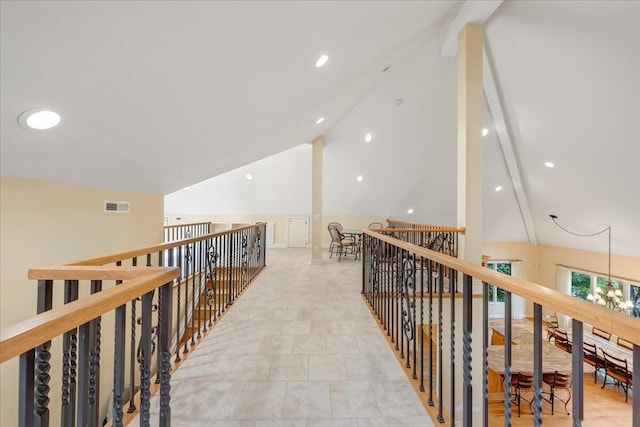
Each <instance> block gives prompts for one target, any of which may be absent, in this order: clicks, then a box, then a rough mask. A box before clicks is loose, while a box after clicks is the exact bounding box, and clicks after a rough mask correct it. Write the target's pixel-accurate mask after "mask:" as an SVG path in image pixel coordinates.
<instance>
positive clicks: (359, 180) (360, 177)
mask: <svg viewBox="0 0 640 427" xmlns="http://www.w3.org/2000/svg"><path fill="white" fill-rule="evenodd" d="M363 179H364V178H363V177H362V175H358V177H357V178H356V181H358V182H362V180H363Z"/></svg>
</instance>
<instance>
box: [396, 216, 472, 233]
mask: <svg viewBox="0 0 640 427" xmlns="http://www.w3.org/2000/svg"><path fill="white" fill-rule="evenodd" d="M386 221H387V223H388V224H392V223H393V224H399V225H405V226H409V227H408V228H401V229H399V230H401V231H406V230H408V229H416V230H421V231H441V230H440V229H444V231H457V232H458V233H460V234H465V232H466V230H467V229H466V228H465V227H453V226H447V225H438V224H424V223H420V222H409V221H400V220H397V219H391V218H387V219H386ZM395 230H396V231H398V229H395Z"/></svg>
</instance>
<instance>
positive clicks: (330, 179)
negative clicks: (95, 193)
mask: <svg viewBox="0 0 640 427" xmlns="http://www.w3.org/2000/svg"><path fill="white" fill-rule="evenodd" d="M460 7H461V3H460V2H450V1H442V2H436V1H424V2H418V1H410V2H400V1H396V2H331V1H318V2H2V9H1V14H2V16H1V18H2V22H1V23H2V26H1V30H0V31H1V39H0V43H1V44H0V48H1V52H0V53H1V55H2V61H1V65H0V66H1V68H0V71H1V75H0V81H1V86H0V90H1V95H0V96H1V103H0V107H1V122H0V125H1V129H0V131H1V133H0V137H1V146H0V149H1V162H0V166H1V168H2V175H9V176H19V177H27V178H34V179H45V180H53V181H61V182H70V183H78V184H86V185H92V186H100V187H109V188H116V189H118V188H120V189H127V190H135V191H144V192H151V193H159V194H169V193H172V192H175V191H177V190H180V189H182V188H184V187H186V186H193V185H194V184H196V183H198V182H200V181H203V180H206V179H208V178H211V177H215V176H218V175H221V174H225V173H227V172H229V171H233V170H234V169H236V168H238V167H241V166H243V165H248V164H250V163H251V162H254V161H257V160H259V159H262V158H266V157H268V156H271V155H273V154H275V153H279V152H282V151H283V150H286V149H288V148H291V147H294V146H297V145H300V144H302V143H305V142H308V141H311V140H312V139H313V138H315V137H316V136H318V135H325V154H324V157H325V158H324V160H325V212H326V213H341V214H385V215H391V216H394V217H400V218H411V219H415V220H418V221H427V222H432V223H445V224H453V223H454V221H455V176H456V174H455V170H454V167H455V163H456V161H455V149H456V148H455V145H456V142H455V141H456V105H455V102H456V76H455V70H456V60H455V58H443V57H440V55H439V50H440V47H441V43H442V39H443V34H446V30H447V27H448V23H449V22H450V21H451V19H452V18H453V16H454V15H455V13H456V11H458V10H459V8H460ZM639 15H640V6H639V3H638V2H627V1H620V2H614V1H602V2H599V1H556V2H539V1H517V2H515V1H513V2H512V1H505V2H504V3H503V4H502V5H500V7H499V8H498V9H497V11H496V12H495V13H494V14H493V16H492V17H491V18H490V19H489V21H487V22H486V23H485V43H486V50H487V56H488V58H489V61H490V62H491V66H492V70H493V72H494V78H495V81H496V83H497V86H498V95H499V97H500V100H501V102H502V106H503V110H504V116H505V117H504V119H505V123H506V131H507V132H508V133H509V135H510V136H511V140H512V144H513V145H512V148H513V151H514V153H515V156H516V158H515V160H516V161H517V163H518V165H519V167H520V171H521V177H520V178H521V180H522V183H523V186H524V194H525V195H526V197H527V200H528V206H529V209H530V215H531V218H532V221H533V228H534V230H535V234H536V235H537V241H538V243H543V244H551V245H558V246H567V247H576V248H582V249H588V250H595V251H603V252H604V251H606V242H600V241H599V240H592V239H586V238H574V237H571V236H569V235H567V234H566V233H564V232H562V231H561V230H559V229H558V228H557V227H555V226H554V225H553V224H552V223H551V221H550V220H549V214H551V213H553V214H556V215H558V216H559V217H560V220H561V222H562V223H563V224H564V225H565V226H567V227H569V228H571V229H573V230H575V231H576V232H579V233H589V232H594V231H598V230H600V229H601V228H603V227H606V226H611V227H612V232H613V245H612V246H613V251H614V253H619V254H626V255H634V256H640V167H638V164H639V163H640V83H639V76H640V65H639V60H640V33H639V27H640V16H639ZM322 53H328V54H329V55H330V59H329V62H328V63H327V65H326V66H325V67H324V68H321V69H316V68H315V67H314V63H315V60H316V59H317V58H318V56H319V55H320V54H322ZM388 66H389V68H388V70H387V71H386V72H383V69H385V68H386V67H388ZM46 105H48V106H52V107H54V108H56V109H58V110H59V111H60V112H61V113H62V114H63V123H62V125H60V126H59V127H58V128H55V129H53V130H51V131H49V132H35V131H27V130H24V129H22V128H20V127H19V126H18V124H17V116H18V115H19V114H20V113H21V112H22V111H24V110H27V109H29V108H32V107H37V106H46ZM486 110H487V111H486V113H485V116H486V117H487V119H486V121H487V128H489V130H490V132H489V135H487V137H486V138H485V147H484V152H485V160H484V170H485V178H484V180H485V182H484V201H485V202H484V208H483V218H484V228H485V229H484V236H485V240H487V241H509V240H511V241H522V240H526V239H527V232H526V230H525V227H524V223H523V219H522V218H523V217H522V211H521V208H522V206H521V205H520V204H519V203H518V201H517V200H516V197H515V192H514V188H513V186H512V185H511V182H512V178H513V177H512V176H510V175H509V171H508V169H507V168H506V167H505V159H504V154H503V151H502V148H501V145H500V141H499V140H498V137H497V134H496V131H497V130H498V129H496V128H495V126H494V125H493V123H492V114H491V111H490V109H489V108H487V109H486ZM321 116H324V117H325V118H326V119H325V121H324V122H323V123H322V124H320V125H316V124H315V120H316V119H317V118H318V117H321ZM368 132H370V133H372V135H373V141H372V142H371V143H370V144H367V143H365V142H364V141H363V137H364V134H365V133H368ZM545 161H553V162H554V163H555V164H556V167H555V168H553V169H549V168H546V167H545V166H544V162H545ZM276 169H277V170H276V171H274V174H275V175H274V179H276V180H277V179H280V178H276V175H277V174H278V173H282V174H284V175H283V176H284V177H287V175H286V174H287V173H291V171H289V172H287V170H282V168H276ZM240 171H244V169H240ZM357 175H362V176H363V177H364V180H363V182H361V183H357V182H356V181H355V177H356V176H357ZM289 176H291V175H289ZM230 177H231V178H230ZM233 177H236V178H237V179H238V180H240V179H245V178H244V173H241V172H238V173H235V175H234V174H233V173H232V174H231V175H229V174H225V175H224V179H225V180H227V181H226V182H227V185H229V186H233V185H235V184H234V182H235V181H234V179H235V178H233ZM221 178H222V177H221ZM232 178H233V179H232ZM305 179H306V178H305ZM258 182H259V181H257V180H256V181H255V182H254V183H253V184H252V185H253V186H254V187H258V186H259V185H262V184H258ZM278 182H279V181H278ZM237 185H238V186H240V185H246V183H242V184H240V183H239V182H238V184H237ZM264 185H267V184H264ZM268 185H271V187H268V188H279V187H277V186H274V185H275V184H274V183H271V184H268ZM498 185H501V186H502V187H503V191H501V192H495V191H494V189H495V187H496V186H498ZM194 188H195V187H194ZM239 188H242V187H239ZM258 188H259V187H258ZM198 191H199V190H198ZM271 191H272V190H271ZM176 194H179V193H176ZM170 197H177V196H175V195H173V196H169V197H168V200H169V199H170ZM180 197H183V196H180ZM187 200H189V197H183V202H184V201H187ZM281 205H282V204H281ZM185 206H187V205H185ZM410 207H411V208H414V211H415V213H414V215H412V216H408V214H407V209H408V208H410ZM306 209H308V207H307V208H306ZM243 210H244V208H243ZM262 213H269V212H262Z"/></svg>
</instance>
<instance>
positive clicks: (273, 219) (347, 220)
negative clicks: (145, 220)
mask: <svg viewBox="0 0 640 427" xmlns="http://www.w3.org/2000/svg"><path fill="white" fill-rule="evenodd" d="M166 216H167V217H168V218H169V225H176V224H189V223H194V222H207V221H210V222H227V223H232V222H250V223H254V222H261V221H262V222H270V223H273V224H274V230H273V232H274V243H275V245H276V246H286V244H287V241H288V240H287V218H289V217H293V216H307V217H308V215H294V214H292V215H241V214H237V215H229V214H224V215H217V214H216V215H213V214H212V215H195V214H183V215H182V214H171V215H166ZM177 218H180V220H179V221H178V220H177ZM386 219H387V217H386V216H374V215H323V216H322V229H323V230H324V232H323V233H322V245H323V247H325V248H328V247H329V244H330V243H331V236H329V232H328V231H326V230H327V225H328V224H329V223H330V222H339V223H341V224H342V226H343V227H344V228H346V229H352V228H357V229H360V228H367V226H368V225H369V224H370V223H372V222H381V223H382V224H384V225H386V224H387V223H386ZM309 232H311V228H309Z"/></svg>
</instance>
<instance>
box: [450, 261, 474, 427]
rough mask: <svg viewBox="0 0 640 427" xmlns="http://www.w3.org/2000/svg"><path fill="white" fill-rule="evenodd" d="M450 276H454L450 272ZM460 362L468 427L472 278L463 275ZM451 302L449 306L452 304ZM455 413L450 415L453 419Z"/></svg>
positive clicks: (469, 417) (471, 422) (470, 398)
mask: <svg viewBox="0 0 640 427" xmlns="http://www.w3.org/2000/svg"><path fill="white" fill-rule="evenodd" d="M451 275H452V276H453V275H454V272H453V270H451ZM462 286H463V288H462V305H463V309H462V324H463V330H462V334H463V336H462V341H463V347H462V351H463V354H462V361H463V369H462V371H463V375H464V391H463V400H462V411H463V412H462V425H463V426H465V427H470V426H472V425H473V418H472V414H473V387H472V385H471V380H472V379H473V375H472V374H471V361H472V357H471V333H472V332H473V278H472V277H471V276H468V275H466V274H465V275H464V283H463V284H462ZM454 303H455V301H452V302H451V304H454ZM454 414H455V412H454V413H452V414H451V416H452V417H454V416H455V415H454Z"/></svg>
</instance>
